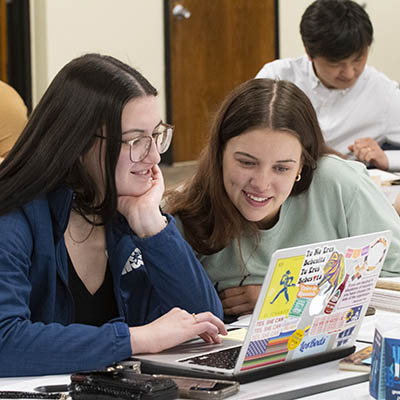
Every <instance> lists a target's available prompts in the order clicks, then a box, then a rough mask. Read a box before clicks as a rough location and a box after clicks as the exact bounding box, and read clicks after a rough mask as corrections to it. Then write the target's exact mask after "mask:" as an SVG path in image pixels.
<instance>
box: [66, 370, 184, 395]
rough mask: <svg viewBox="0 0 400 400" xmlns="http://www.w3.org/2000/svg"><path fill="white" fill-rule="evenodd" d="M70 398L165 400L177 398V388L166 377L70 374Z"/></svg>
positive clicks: (103, 373)
mask: <svg viewBox="0 0 400 400" xmlns="http://www.w3.org/2000/svg"><path fill="white" fill-rule="evenodd" d="M70 395H71V397H72V399H74V400H95V399H96V400H110V399H120V400H125V399H127V400H128V399H129V400H153V399H154V400H156V399H165V400H169V399H175V398H177V397H178V387H177V385H176V384H175V382H174V381H173V380H172V379H169V378H155V377H153V376H151V375H146V374H129V377H126V376H123V374H119V373H111V374H110V373H107V372H100V371H97V372H88V373H81V374H73V375H71V386H70Z"/></svg>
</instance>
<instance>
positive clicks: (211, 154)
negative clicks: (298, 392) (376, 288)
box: [165, 79, 400, 316]
mask: <svg viewBox="0 0 400 400" xmlns="http://www.w3.org/2000/svg"><path fill="white" fill-rule="evenodd" d="M165 208H166V210H168V212H171V213H172V214H173V215H175V217H176V219H177V221H178V227H180V229H182V232H183V234H184V237H185V238H186V240H187V241H188V242H189V243H190V244H191V245H192V247H193V248H194V250H195V251H196V252H197V254H198V257H199V259H200V261H201V263H202V264H203V266H204V267H205V269H206V271H207V273H208V274H209V276H210V278H211V280H212V282H213V283H214V284H215V286H216V288H217V289H218V291H219V294H220V298H221V299H222V304H223V307H224V312H225V315H226V316H227V315H241V314H247V313H251V312H252V310H253V308H254V306H255V302H256V300H257V297H258V294H259V291H260V288H261V284H262V282H263V279H264V276H265V274H266V272H267V268H268V264H269V261H270V258H271V255H272V254H273V252H274V251H275V250H277V249H281V248H287V247H292V246H299V245H303V244H308V243H316V242H321V241H324V240H331V239H339V238H345V237H349V236H353V235H359V234H365V233H371V232H376V231H380V230H386V229H391V230H392V232H393V241H392V244H391V247H390V250H389V252H388V255H387V259H386V261H385V263H384V265H383V270H382V276H399V275H400V264H399V261H398V260H399V257H400V218H399V216H398V215H397V214H396V212H395V210H394V208H393V207H392V205H391V204H390V203H389V202H388V200H387V198H386V197H385V196H384V195H383V194H382V193H381V191H380V190H379V189H378V188H377V187H376V186H375V184H374V183H373V181H372V180H371V179H370V177H369V175H368V172H367V169H366V167H365V166H364V165H363V164H362V163H360V162H358V161H348V160H345V159H343V158H340V157H339V156H338V155H335V154H334V151H333V150H331V149H330V148H329V147H328V146H327V145H326V144H325V142H324V139H323V136H322V133H321V129H320V127H319V125H318V120H317V116H316V114H315V111H314V108H313V106H312V104H311V103H310V101H309V99H308V98H307V96H306V95H305V94H304V93H303V92H302V91H301V90H300V89H298V88H297V86H295V85H294V84H293V83H290V82H287V81H283V80H277V81H274V80H270V79H253V80H250V81H248V82H245V83H244V84H242V85H240V86H238V87H237V88H236V89H234V90H233V91H232V92H231V93H230V94H229V95H228V96H227V97H226V99H225V100H224V101H223V103H222V105H221V107H220V109H219V111H218V112H217V114H216V117H215V119H214V122H213V124H212V126H211V132H210V138H209V142H208V144H207V145H206V147H205V149H204V150H203V153H202V155H201V157H200V160H199V163H198V166H197V169H196V172H195V174H194V176H193V178H192V179H190V180H189V181H188V182H186V183H185V184H184V186H183V187H181V188H180V190H176V191H173V192H171V193H169V194H168V195H167V196H166V199H165Z"/></svg>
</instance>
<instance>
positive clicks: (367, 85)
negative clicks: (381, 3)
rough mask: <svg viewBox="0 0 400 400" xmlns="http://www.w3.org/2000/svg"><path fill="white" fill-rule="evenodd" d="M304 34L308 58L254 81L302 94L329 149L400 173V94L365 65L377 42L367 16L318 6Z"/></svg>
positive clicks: (343, 4)
mask: <svg viewBox="0 0 400 400" xmlns="http://www.w3.org/2000/svg"><path fill="white" fill-rule="evenodd" d="M300 33H301V38H302V41H303V44H304V48H305V52H306V55H304V56H302V57H300V58H288V59H282V60H276V61H273V62H270V63H267V64H265V65H264V67H263V68H262V69H261V70H260V71H259V72H258V74H257V76H256V77H257V78H271V79H284V80H288V81H291V82H293V83H295V84H296V85H297V86H298V87H299V88H300V89H302V90H303V91H304V92H305V93H306V95H307V96H308V97H309V99H310V100H311V103H312V104H313V106H314V108H315V110H316V113H317V116H318V120H319V123H320V126H321V129H322V133H323V135H324V138H325V141H326V142H327V144H328V145H329V146H332V147H333V148H334V149H336V150H338V151H340V152H341V153H343V154H346V155H349V156H351V155H352V156H353V157H355V158H356V159H358V160H360V161H362V162H364V163H366V164H368V165H370V166H372V167H375V168H379V169H382V170H388V169H390V170H393V171H394V170H397V171H398V170H400V147H399V146H400V112H399V110H400V90H399V87H398V83H397V82H394V81H392V80H390V79H389V78H388V77H387V76H385V75H384V74H383V73H382V72H379V71H377V70H376V69H375V68H373V67H371V66H368V65H366V63H367V59H368V53H369V50H370V47H371V43H372V41H373V27H372V24H371V21H370V19H369V16H368V14H367V13H366V11H365V10H364V9H363V8H362V7H361V6H360V5H359V4H357V3H356V2H354V1H351V0H316V1H314V2H313V3H311V5H310V6H309V7H308V8H307V9H306V10H305V12H304V14H303V16H302V18H301V22H300Z"/></svg>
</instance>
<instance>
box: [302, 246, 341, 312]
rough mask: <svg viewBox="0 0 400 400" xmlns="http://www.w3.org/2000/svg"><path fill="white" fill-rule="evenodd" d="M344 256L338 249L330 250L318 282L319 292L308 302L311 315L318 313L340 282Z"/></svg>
mask: <svg viewBox="0 0 400 400" xmlns="http://www.w3.org/2000/svg"><path fill="white" fill-rule="evenodd" d="M344 266H345V265H344V257H343V254H342V253H339V252H338V251H334V252H332V254H331V256H330V257H329V260H328V261H327V262H326V264H325V266H324V276H323V278H322V279H321V281H320V282H319V283H318V286H319V293H318V294H317V295H316V296H315V297H314V298H313V299H312V301H311V302H310V307H309V309H308V310H309V313H310V315H311V316H313V315H317V314H319V313H320V312H321V311H322V309H323V308H324V305H325V304H326V303H327V301H328V299H329V297H330V296H331V295H332V294H333V293H334V292H335V290H336V288H337V287H338V286H339V285H340V284H341V283H342V281H343V278H344Z"/></svg>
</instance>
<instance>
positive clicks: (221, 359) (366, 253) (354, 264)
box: [134, 231, 392, 383]
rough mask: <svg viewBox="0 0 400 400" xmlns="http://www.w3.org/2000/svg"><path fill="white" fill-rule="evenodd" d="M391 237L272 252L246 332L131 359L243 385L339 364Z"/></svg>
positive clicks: (152, 369)
mask: <svg viewBox="0 0 400 400" xmlns="http://www.w3.org/2000/svg"><path fill="white" fill-rule="evenodd" d="M391 236H392V234H391V231H382V232H376V233H371V234H366V235H360V236H353V237H348V238H344V239H338V240H331V241H325V242H320V243H314V244H308V245H303V246H298V247H292V248H287V249H280V250H277V251H275V252H274V254H273V255H272V257H271V260H270V263H269V268H268V272H267V274H266V276H265V278H264V282H263V285H262V288H261V291H260V294H259V297H258V300H257V303H256V306H255V308H254V312H253V314H252V316H251V320H250V324H249V326H248V329H247V330H246V331H245V332H243V331H240V330H239V331H232V332H230V333H229V335H228V336H230V337H228V338H224V340H223V343H222V344H207V343H204V342H203V341H201V340H195V341H189V342H186V343H184V344H182V345H179V346H177V347H174V348H172V349H169V350H166V351H164V352H161V353H158V354H143V355H137V356H136V355H135V356H134V359H135V360H139V361H141V367H142V371H143V372H145V373H170V374H175V375H176V374H178V375H189V376H195V377H204V378H214V379H215V378H219V379H231V380H237V381H239V382H242V383H245V382H250V381H253V380H256V379H260V378H264V377H268V376H272V375H276V374H279V373H282V372H288V371H292V370H295V369H298V368H304V367H307V366H311V365H315V364H319V363H322V362H327V361H331V360H334V359H338V358H343V357H345V356H347V355H349V354H351V353H352V352H353V351H354V342H355V340H356V337H357V334H358V331H359V329H360V326H361V322H362V319H363V317H364V315H365V312H366V310H367V307H368V304H369V301H370V298H371V296H372V292H373V289H374V287H375V284H376V281H377V279H378V276H379V273H380V271H381V268H382V265H383V263H384V260H385V257H386V254H387V251H388V249H389V245H390V241H391Z"/></svg>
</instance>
